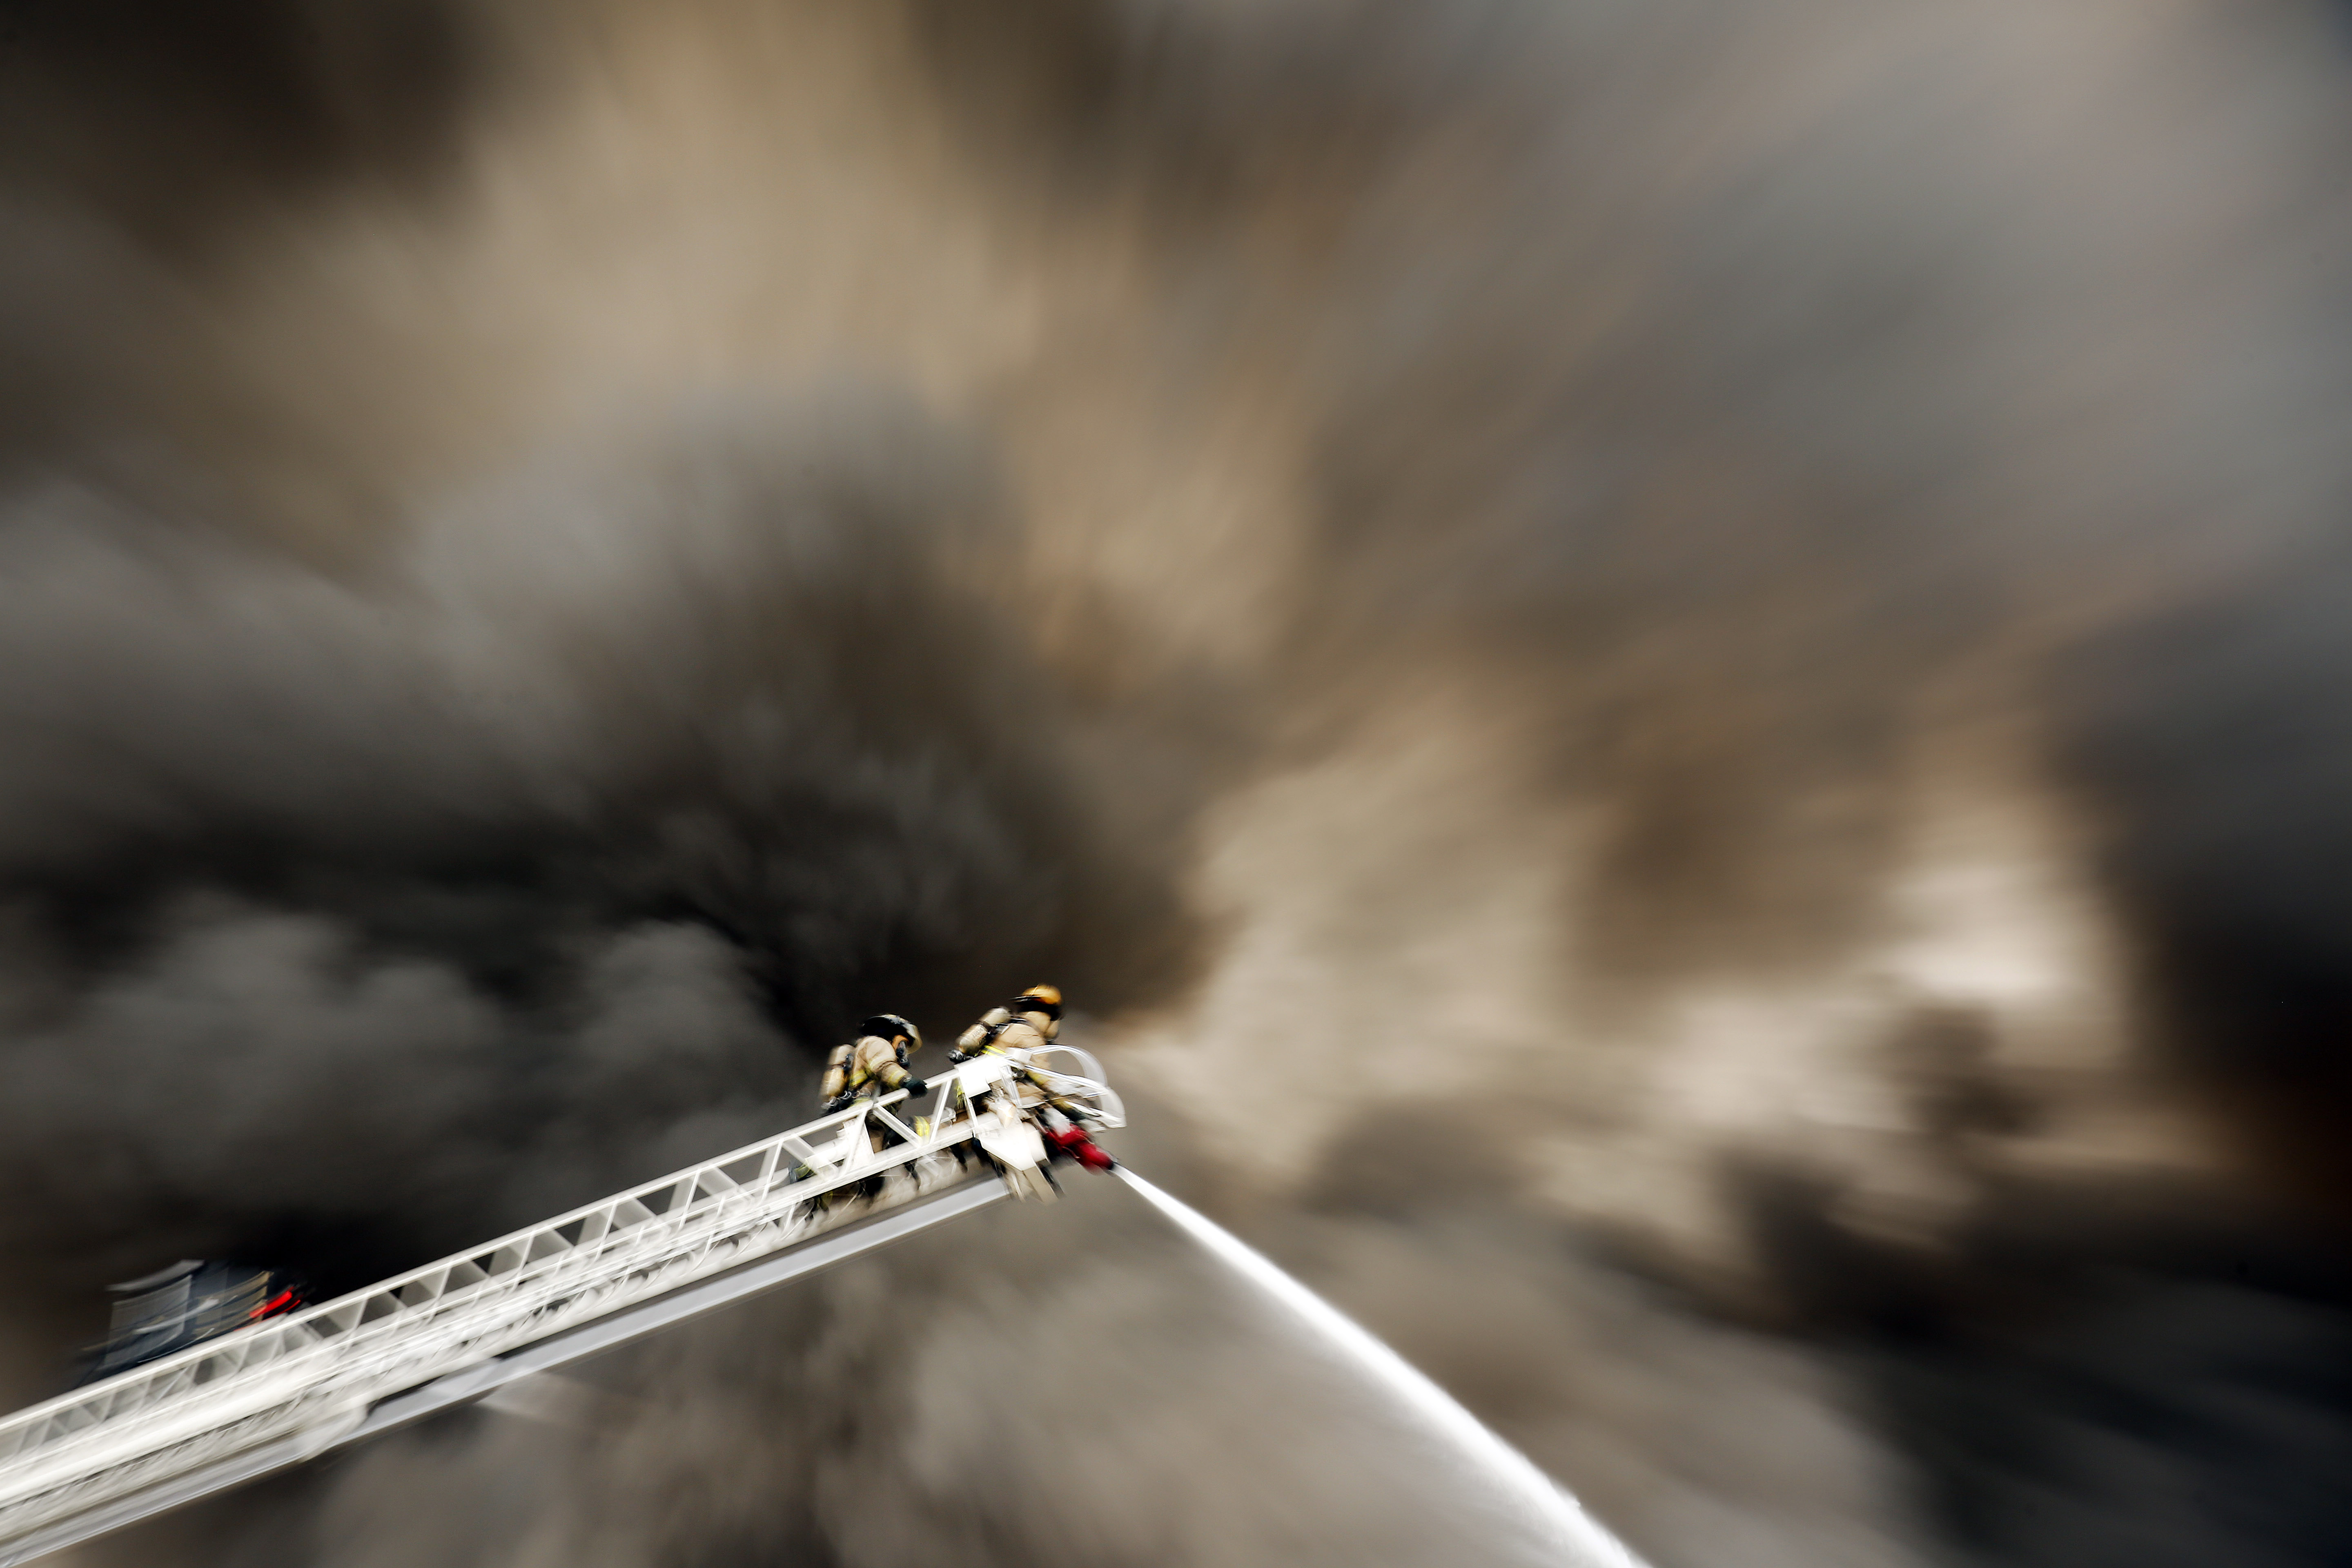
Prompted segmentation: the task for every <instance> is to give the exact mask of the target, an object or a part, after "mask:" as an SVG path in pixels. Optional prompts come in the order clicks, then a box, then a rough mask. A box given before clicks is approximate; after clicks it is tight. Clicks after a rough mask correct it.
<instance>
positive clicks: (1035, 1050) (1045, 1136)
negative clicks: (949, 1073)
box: [948, 985, 1111, 1197]
mask: <svg viewBox="0 0 2352 1568" xmlns="http://www.w3.org/2000/svg"><path fill="white" fill-rule="evenodd" d="M1061 1032H1062V993H1061V992H1060V991H1059V990H1058V989H1056V988H1055V987H1054V986H1051V985H1032V986H1031V987H1029V989H1028V990H1026V991H1024V992H1023V993H1022V994H1020V995H1018V996H1015V997H1014V998H1013V1000H1012V1001H1010V1002H1007V1003H1006V1004H1004V1005H1003V1006H1002V1007H992V1008H990V1009H989V1010H988V1011H987V1012H986V1013H984V1014H982V1015H981V1019H980V1022H978V1023H976V1024H974V1025H973V1026H971V1028H969V1029H966V1030H965V1031H964V1032H963V1034H962V1036H961V1037H960V1038H959V1039H958V1040H957V1041H956V1045H955V1048H954V1049H953V1050H951V1051H950V1052H949V1053H948V1055H949V1057H950V1059H952V1060H954V1061H957V1062H959V1063H961V1062H967V1061H971V1060H973V1059H975V1058H984V1057H991V1056H994V1057H1002V1058H1004V1061H1005V1066H1006V1068H1007V1070H1006V1071H1005V1072H1004V1073H1003V1075H1002V1077H1000V1078H999V1079H997V1081H996V1082H995V1084H994V1085H993V1086H992V1087H991V1088H989V1089H984V1090H982V1091H981V1092H980V1093H978V1094H976V1095H974V1096H973V1097H972V1100H971V1112H972V1114H973V1115H974V1116H975V1117H994V1118H996V1119H997V1120H999V1121H1003V1122H1005V1123H1006V1124H1007V1126H1006V1129H1005V1136H1006V1137H1008V1138H1010V1137H1013V1132H1012V1129H1011V1127H1010V1125H1009V1124H1010V1123H1011V1122H1012V1121H1014V1120H1016V1119H1018V1120H1021V1121H1034V1124H1035V1127H1036V1130H1037V1132H1038V1134H1039V1135H1040V1137H1041V1140H1042V1142H1043V1143H1044V1144H1046V1145H1050V1146H1051V1147H1052V1148H1053V1149H1054V1150H1055V1152H1059V1153H1064V1154H1067V1155H1069V1156H1070V1157H1071V1158H1073V1159H1076V1160H1077V1161H1078V1162H1080V1163H1083V1164H1085V1165H1086V1166H1087V1168H1088V1169H1090V1170H1108V1169H1109V1168H1110V1165H1111V1160H1110V1156H1109V1155H1108V1154H1105V1153H1104V1152H1102V1151H1101V1150H1100V1149H1098V1148H1097V1147H1096V1146H1095V1144H1094V1142H1092V1141H1091V1140H1090V1139H1089V1138H1088V1137H1087V1131H1086V1126H1087V1124H1086V1118H1087V1116H1088V1115H1090V1114H1092V1112H1091V1111H1090V1110H1088V1109H1087V1107H1086V1106H1085V1105H1083V1104H1081V1103H1080V1102H1079V1101H1077V1100H1075V1099H1072V1098H1071V1097H1069V1096H1068V1095H1066V1094H1062V1093H1060V1092H1058V1091H1057V1090H1056V1089H1055V1087H1054V1085H1053V1081H1052V1079H1051V1078H1050V1077H1049V1076H1048V1075H1047V1074H1046V1072H1045V1070H1044V1068H1043V1066H1042V1064H1041V1063H1039V1062H1038V1061H1037V1059H1036V1058H1037V1057H1038V1056H1039V1055H1041V1054H1042V1053H1043V1052H1045V1050H1046V1049H1047V1048H1048V1047H1051V1046H1052V1045H1053V1043H1054V1040H1055V1037H1056V1036H1058V1035H1059V1034H1060V1033H1061ZM981 1144H982V1149H983V1150H985V1151H987V1152H989V1154H990V1155H991V1157H992V1159H994V1160H995V1161H996V1163H997V1164H998V1166H999V1168H1000V1169H1003V1170H1004V1172H1005V1175H1006V1179H1007V1180H1008V1181H1010V1182H1012V1183H1013V1184H1014V1191H1015V1192H1016V1193H1022V1194H1023V1195H1035V1196H1040V1197H1043V1196H1047V1195H1049V1194H1050V1190H1051V1184H1052V1178H1051V1177H1050V1176H1049V1175H1047V1174H1046V1173H1045V1165H1044V1164H1043V1163H1042V1161H1041V1162H1040V1163H1037V1164H1036V1165H1034V1167H1029V1166H1024V1165H1022V1164H1020V1163H1018V1161H1017V1159H1008V1158H1007V1157H1006V1154H1007V1151H1008V1150H1009V1149H1010V1148H1012V1147H1013V1145H1011V1144H1007V1143H1005V1142H1003V1140H1002V1139H992V1138H988V1137H983V1138H982V1140H981ZM1041 1152H1042V1151H1041ZM1024 1188H1025V1189H1026V1191H1024Z"/></svg>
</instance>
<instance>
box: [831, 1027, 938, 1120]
mask: <svg viewBox="0 0 2352 1568" xmlns="http://www.w3.org/2000/svg"><path fill="white" fill-rule="evenodd" d="M922 1048H923V1037H922V1034H921V1032H920V1031H919V1030H918V1029H917V1028H916V1027H915V1026H914V1025H912V1024H910V1023H908V1022H907V1020H906V1019H904V1018H901V1017H900V1016H898V1014H896V1013H878V1014H877V1015H875V1016H873V1017H871V1018H868V1019H866V1022H864V1023H863V1024H860V1025H859V1026H857V1038H856V1040H854V1041H852V1042H851V1043H850V1044H848V1045H845V1046H835V1047H833V1055H832V1056H831V1057H830V1058H826V1061H825V1064H824V1080H823V1081H822V1082H821V1083H820V1084H819V1085H818V1086H817V1091H816V1095H817V1099H818V1100H820V1101H821V1102H822V1103H823V1104H824V1109H825V1110H826V1111H827V1112H828V1113H829V1112H832V1111H835V1110H847V1109H848V1108H849V1106H850V1105H851V1104H852V1103H854V1102H855V1101H856V1100H857V1099H858V1097H859V1096H861V1095H867V1096H872V1095H883V1094H887V1093H889V1092H890V1091H891V1090H892V1089H905V1090H906V1091H907V1092H908V1094H910V1095H916V1094H921V1093H922V1092H924V1091H925V1090H926V1089H929V1088H930V1085H929V1084H928V1083H926V1082H924V1081H923V1080H922V1079H919V1078H917V1077H916V1076H915V1075H914V1074H913V1073H910V1072H908V1070H907V1058H908V1057H910V1056H912V1055H913V1054H914V1053H915V1052H917V1051H919V1050H921V1049H922Z"/></svg>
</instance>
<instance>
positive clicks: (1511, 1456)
mask: <svg viewBox="0 0 2352 1568" xmlns="http://www.w3.org/2000/svg"><path fill="white" fill-rule="evenodd" d="M1118 1176H1119V1178H1120V1179H1121V1180H1122V1181H1124V1182H1126V1183H1127V1184H1128V1185H1129V1186H1130V1187H1133V1188H1134V1189H1135V1190H1136V1191H1137V1192H1138V1193H1140V1194H1142V1195H1143V1197H1144V1199H1145V1201H1146V1202H1148V1203H1150V1205H1152V1206H1153V1207H1155V1208H1157V1209H1158V1210H1159V1211H1160V1213H1161V1214H1164V1215H1167V1216H1168V1217H1169V1218H1170V1219H1171V1220H1172V1221H1173V1222H1175V1224H1176V1225H1177V1226H1179V1227H1180V1228H1181V1229H1182V1230H1183V1231H1184V1232H1185V1233H1186V1234H1187V1235H1189V1236H1191V1237H1192V1238H1193V1239H1194V1240H1196V1241H1198V1242H1199V1243H1200V1244H1201V1245H1202V1246H1203V1247H1207V1248H1208V1249H1209V1251H1210V1252H1212V1253H1213V1254H1214V1255H1215V1256H1216V1257H1217V1258H1221V1259H1223V1261H1224V1262H1226V1263H1228V1264H1230V1265H1231V1266H1232V1267H1233V1268H1234V1270H1235V1271H1236V1272H1238V1273H1239V1274H1241V1275H1242V1277H1243V1278H1244V1279H1247V1280H1248V1281H1249V1282H1250V1283H1251V1284H1253V1285H1255V1286H1256V1287H1257V1288H1258V1289H1261V1290H1263V1291H1265V1294H1266V1295H1268V1296H1270V1297H1272V1298H1273V1299H1274V1300H1275V1301H1276V1303H1278V1304H1279V1305H1281V1306H1282V1307H1284V1308H1286V1310H1288V1311H1289V1312H1290V1313H1291V1314H1292V1315H1293V1316H1294V1317H1296V1318H1297V1320H1298V1321H1300V1322H1301V1323H1302V1324H1304V1325H1305V1326H1306V1327H1307V1329H1309V1330H1311V1331H1313V1332H1314V1333H1315V1334H1316V1335H1317V1336H1318V1338H1319V1339H1321V1340H1322V1341H1323V1342H1325V1343H1326V1344H1327V1345H1328V1346H1329V1348H1330V1349H1332V1350H1333V1351H1335V1352H1338V1353H1339V1357H1340V1359H1341V1360H1342V1361H1344V1362H1346V1363H1348V1364H1349V1365H1351V1366H1354V1367H1356V1368H1357V1369H1359V1370H1360V1371H1361V1372H1362V1373H1364V1374H1365V1375H1366V1376H1367V1377H1369V1378H1370V1379H1371V1380H1372V1382H1374V1383H1375V1384H1379V1385H1380V1386H1381V1388H1383V1389H1385V1390H1386V1391H1387V1392H1388V1393H1389V1394H1391V1395H1393V1396H1394V1397H1395V1398H1396V1400H1397V1402H1398V1403H1399V1405H1402V1407H1403V1408H1404V1409H1405V1411H1406V1412H1408V1413H1409V1414H1410V1415H1412V1418H1413V1420H1414V1421H1415V1422H1416V1423H1417V1424H1418V1425H1420V1426H1423V1428H1424V1429H1426V1430H1427V1431H1428V1432H1429V1433H1430V1434H1431V1435H1432V1436H1434V1437H1436V1438H1438V1439H1439V1440H1441V1441H1442V1442H1443V1443H1444V1446H1445V1447H1448V1448H1450V1449H1452V1450H1454V1451H1455V1452H1456V1453H1458V1454H1459V1455H1460V1456H1461V1458H1462V1459H1463V1461H1464V1463H1465V1467H1466V1468H1467V1474H1468V1475H1469V1476H1474V1477H1475V1478H1478V1479H1479V1480H1480V1481H1482V1482H1483V1483H1484V1489H1486V1491H1488V1492H1489V1493H1490V1494H1491V1495H1492V1496H1493V1498H1494V1500H1495V1501H1496V1504H1497V1505H1498V1506H1499V1507H1501V1508H1503V1509H1506V1510H1508V1511H1509V1512H1510V1513H1511V1514H1512V1515H1514V1516H1515V1517H1517V1519H1518V1520H1519V1521H1521V1522H1523V1523H1525V1524H1526V1525H1527V1526H1528V1527H1529V1528H1530V1529H1531V1530H1532V1531H1534V1532H1535V1533H1536V1534H1537V1536H1538V1538H1539V1539H1541V1540H1543V1541H1545V1542H1548V1543H1549V1544H1551V1545H1553V1546H1555V1547H1556V1548H1557V1549H1558V1551H1559V1558H1560V1561H1561V1562H1563V1563H1574V1564H1578V1565H1579V1568H1583V1565H1586V1564H1591V1565H1592V1568H1643V1563H1642V1561H1641V1559H1640V1558H1638V1557H1636V1556H1634V1555H1633V1552H1632V1551H1631V1550H1629V1549H1628V1548H1627V1547H1626V1546H1625V1545H1624V1544H1623V1543H1622V1542H1620V1541H1619V1540H1618V1539H1617V1538H1616V1537H1615V1536H1613V1535H1612V1534H1610V1533H1609V1531H1606V1530H1604V1529H1602V1528H1601V1525H1600V1524H1598V1523H1596V1522H1595V1521H1593V1519H1592V1517H1591V1515H1590V1514H1588V1513H1586V1512H1585V1511H1584V1505H1583V1504H1581V1503H1580V1502H1578V1501H1577V1500H1576V1499H1575V1497H1574V1496H1573V1495H1571V1494H1570V1492H1568V1491H1567V1490H1566V1489H1563V1488H1562V1487H1561V1486H1560V1485H1559V1482H1557V1481H1555V1480H1553V1479H1551V1478H1550V1477H1549V1476H1548V1475H1546V1474H1544V1473H1543V1471H1541V1470H1540V1469H1538V1468H1536V1465H1535V1462H1534V1461H1533V1460H1531V1459H1529V1458H1528V1457H1527V1456H1526V1455H1525V1454H1522V1453H1520V1452H1519V1451H1518V1450H1517V1448H1514V1447H1511V1446H1510V1445H1509V1444H1508V1443H1507V1442H1505V1441H1504V1440H1503V1439H1502V1438H1501V1437H1500V1436H1496V1434H1495V1432H1494V1431H1493V1430H1492V1429H1491V1428H1489V1427H1488V1426H1486V1424H1485V1423H1484V1422H1482V1421H1480V1420H1479V1419H1478V1418H1477V1417H1476V1416H1475V1415H1471V1414H1470V1412H1469V1411H1467V1410H1465V1409H1464V1408H1463V1407H1462V1405H1460V1404H1459V1403H1458V1402H1457V1401H1456V1400H1455V1399H1454V1396H1453V1395H1452V1394H1447V1393H1446V1392H1445V1391H1444V1389H1442V1388H1440V1387H1438V1386H1437V1384H1434V1383H1432V1382H1431V1381H1430V1380H1429V1379H1428V1378H1427V1377H1425V1376H1423V1374H1422V1373H1420V1372H1419V1371H1417V1370H1416V1369H1415V1368H1414V1367H1413V1365H1412V1363H1410V1362H1408V1361H1406V1360H1405V1359H1404V1358H1403V1357H1402V1356H1401V1355H1399V1354H1397V1352H1394V1351H1392V1350H1391V1349H1390V1348H1389V1347H1388V1346H1387V1345H1385V1344H1383V1343H1381V1341H1380V1340H1378V1339H1377V1338H1375V1337H1374V1336H1373V1335H1371V1334H1370V1333H1368V1332H1367V1331H1365V1330H1364V1329H1362V1328H1361V1327H1360V1326H1359V1325H1358V1324H1357V1323H1356V1322H1355V1321H1354V1320H1352V1319H1350V1318H1349V1317H1348V1316H1347V1314H1346V1313H1344V1312H1342V1311H1340V1310H1339V1309H1338V1308H1337V1307H1334V1306H1333V1305H1331V1303H1330V1302H1328V1301H1326V1300H1323V1298H1322V1297H1320V1296H1318V1295H1317V1294H1316V1293H1315V1292H1314V1291H1312V1290H1309V1289H1307V1287H1306V1286H1304V1285H1302V1284H1300V1283H1299V1282H1298V1281H1297V1280H1296V1279H1292V1278H1291V1277H1290V1276H1289V1275H1288V1274H1286V1273H1284V1272H1283V1271H1282V1269H1281V1268H1279V1267H1277V1266H1276V1264H1275V1263H1274V1261H1273V1260H1272V1259H1271V1258H1266V1257H1265V1255H1264V1254H1262V1253H1260V1252H1257V1251H1256V1250H1255V1249H1254V1248H1252V1247H1249V1246H1248V1245H1246V1244H1245V1243H1244V1242H1243V1241H1242V1240H1241V1239H1240V1238H1239V1237H1236V1236H1234V1234H1233V1233H1232V1232H1231V1231H1228V1230H1226V1229H1225V1228H1224V1227H1223V1226H1221V1225H1218V1224H1217V1223H1216V1222H1215V1221H1214V1220H1212V1219H1210V1218H1209V1217H1208V1216H1207V1215H1203V1214H1202V1213H1200V1212H1199V1211H1198V1210H1196V1209H1193V1208H1192V1207H1191V1206H1190V1205H1186V1204H1183V1203H1180V1202H1179V1201H1178V1200H1176V1199H1175V1198H1172V1197H1170V1196H1169V1195H1168V1194H1166V1193H1163V1192H1161V1191H1160V1189H1159V1188H1158V1187H1155V1186H1153V1185H1152V1184H1150V1182H1147V1181H1145V1180H1144V1179H1143V1178H1142V1177H1140V1176H1139V1175H1137V1174H1136V1173H1134V1172H1132V1171H1130V1170H1129V1169H1127V1168H1126V1167H1125V1166H1123V1165H1122V1166H1120V1167H1119V1168H1118Z"/></svg>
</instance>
